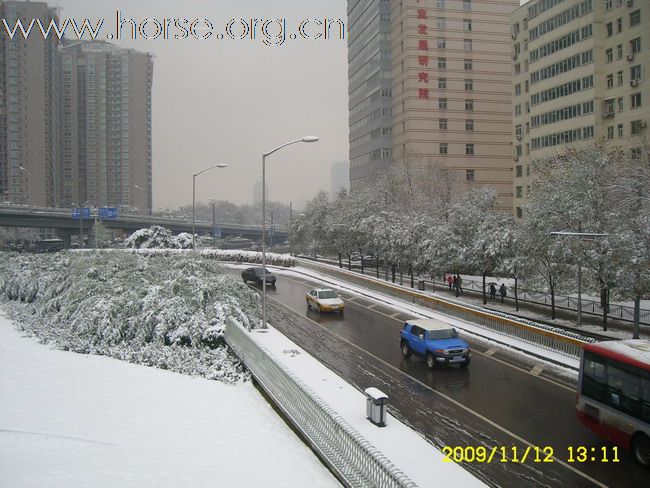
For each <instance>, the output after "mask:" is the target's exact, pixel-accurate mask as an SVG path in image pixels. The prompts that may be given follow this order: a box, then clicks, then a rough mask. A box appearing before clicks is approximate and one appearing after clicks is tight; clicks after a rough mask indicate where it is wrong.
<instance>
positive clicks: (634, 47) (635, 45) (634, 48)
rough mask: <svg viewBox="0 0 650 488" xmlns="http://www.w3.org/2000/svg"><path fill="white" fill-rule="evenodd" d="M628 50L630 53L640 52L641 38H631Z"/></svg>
mask: <svg viewBox="0 0 650 488" xmlns="http://www.w3.org/2000/svg"><path fill="white" fill-rule="evenodd" d="M630 52H631V53H632V54H636V53H639V52H641V38H640V37H637V38H636V39H632V40H631V41H630Z"/></svg>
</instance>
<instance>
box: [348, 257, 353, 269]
mask: <svg viewBox="0 0 650 488" xmlns="http://www.w3.org/2000/svg"><path fill="white" fill-rule="evenodd" d="M348 271H352V255H351V254H348Z"/></svg>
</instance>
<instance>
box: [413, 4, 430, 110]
mask: <svg viewBox="0 0 650 488" xmlns="http://www.w3.org/2000/svg"><path fill="white" fill-rule="evenodd" d="M416 3H418V4H419V3H420V0H417V2H416ZM417 12H418V14H417V18H418V20H420V21H421V22H419V23H418V27H417V29H418V36H419V39H418V51H420V53H418V65H420V66H422V67H427V66H429V55H428V54H426V53H427V52H428V51H429V41H428V39H427V38H426V37H427V35H428V33H429V32H428V28H427V24H426V22H424V21H426V19H427V10H426V9H425V8H419V9H418V11H417ZM418 83H429V73H427V72H426V71H420V72H419V73H418ZM418 98H419V99H420V100H428V99H429V89H428V88H418Z"/></svg>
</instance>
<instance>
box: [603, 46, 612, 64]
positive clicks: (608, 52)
mask: <svg viewBox="0 0 650 488" xmlns="http://www.w3.org/2000/svg"><path fill="white" fill-rule="evenodd" d="M605 56H606V57H607V62H608V63H611V62H612V61H614V48H612V47H610V48H609V49H607V50H605Z"/></svg>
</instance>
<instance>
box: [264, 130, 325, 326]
mask: <svg viewBox="0 0 650 488" xmlns="http://www.w3.org/2000/svg"><path fill="white" fill-rule="evenodd" d="M317 141H318V137H316V136H305V137H303V138H301V139H296V140H295V141H290V142H286V143H284V144H282V145H280V146H278V147H276V148H275V149H273V150H271V151H269V152H267V153H262V328H263V329H265V328H266V158H267V156H270V155H271V154H273V153H274V152H276V151H279V150H280V149H282V148H284V147H287V146H290V145H292V144H297V143H298V142H317Z"/></svg>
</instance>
